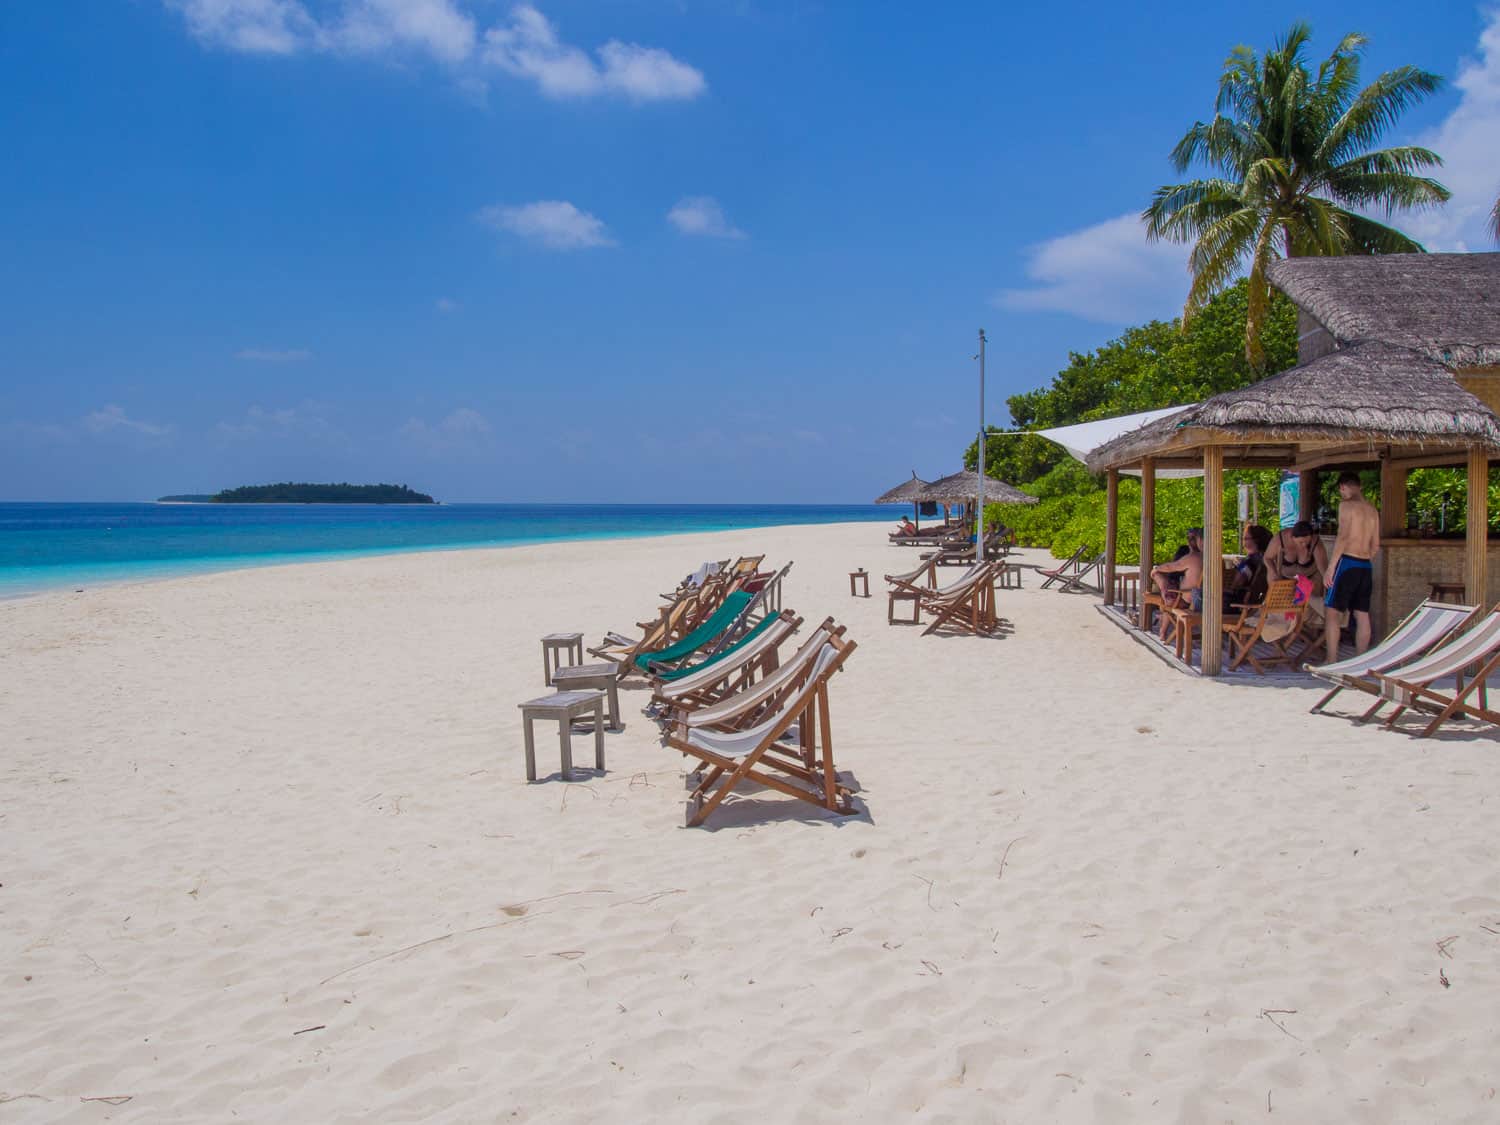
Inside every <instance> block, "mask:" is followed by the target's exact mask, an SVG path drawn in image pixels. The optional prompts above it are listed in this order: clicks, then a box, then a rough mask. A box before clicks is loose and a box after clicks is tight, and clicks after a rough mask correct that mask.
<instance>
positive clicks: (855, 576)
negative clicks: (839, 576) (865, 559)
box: [849, 567, 870, 598]
mask: <svg viewBox="0 0 1500 1125" xmlns="http://www.w3.org/2000/svg"><path fill="white" fill-rule="evenodd" d="M856 582H858V583H860V585H862V586H863V587H864V592H863V593H861V592H859V591H858V590H856V589H855V588H854V584H855V583H856ZM849 596H850V597H851V598H868V597H869V596H870V575H869V573H868V572H867V571H866V570H865V568H864V567H860V568H859V569H858V570H851V571H850V572H849Z"/></svg>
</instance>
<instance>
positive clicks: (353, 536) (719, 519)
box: [0, 503, 901, 597]
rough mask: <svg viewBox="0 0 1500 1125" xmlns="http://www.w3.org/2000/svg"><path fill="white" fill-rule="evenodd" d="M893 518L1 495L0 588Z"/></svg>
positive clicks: (890, 519)
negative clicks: (85, 500) (5, 498)
mask: <svg viewBox="0 0 1500 1125" xmlns="http://www.w3.org/2000/svg"><path fill="white" fill-rule="evenodd" d="M900 515H901V511H900V510H899V509H898V508H890V507H885V508H882V507H876V506H875V505H873V504H723V505H709V504H396V505H367V504H46V503H29V504H20V503H0V597H15V596H18V595H21V594H30V593H37V592H40V591H44V590H54V589H59V588H68V587H71V588H76V587H79V586H92V585H98V584H100V583H105V582H127V581H138V580H141V579H148V578H171V577H176V576H179V575H185V574H202V573H206V572H209V571H217V570H233V569H237V568H239V567H247V566H268V565H272V564H275V563H285V562H310V561H314V560H317V559H332V558H349V557H353V556H358V555H382V554H393V553H399V552H405V551H433V550H453V549H458V548H463V547H506V546H516V545H519V544H523V543H548V542H558V541H562V540H583V539H622V538H628V537H634V536H644V535H673V534H676V533H679V532H685V531H727V530H732V529H734V528H745V527H774V526H776V525H779V524H805V523H846V522H851V521H855V520H870V521H884V522H887V523H892V524H894V523H895V522H896V520H897V519H899V518H900Z"/></svg>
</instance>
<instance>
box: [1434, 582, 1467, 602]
mask: <svg viewBox="0 0 1500 1125" xmlns="http://www.w3.org/2000/svg"><path fill="white" fill-rule="evenodd" d="M1464 593H1465V588H1464V584H1463V583H1462V582H1434V583H1433V584H1432V591H1431V592H1430V593H1429V594H1428V595H1427V600H1428V601H1433V602H1447V601H1451V602H1453V603H1454V604H1455V605H1462V604H1463V600H1464Z"/></svg>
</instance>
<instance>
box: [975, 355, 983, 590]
mask: <svg viewBox="0 0 1500 1125" xmlns="http://www.w3.org/2000/svg"><path fill="white" fill-rule="evenodd" d="M984 345H985V338H984V329H983V328H981V329H980V330H979V524H978V526H976V527H975V529H974V561H975V562H976V563H982V562H984V470H985V464H984Z"/></svg>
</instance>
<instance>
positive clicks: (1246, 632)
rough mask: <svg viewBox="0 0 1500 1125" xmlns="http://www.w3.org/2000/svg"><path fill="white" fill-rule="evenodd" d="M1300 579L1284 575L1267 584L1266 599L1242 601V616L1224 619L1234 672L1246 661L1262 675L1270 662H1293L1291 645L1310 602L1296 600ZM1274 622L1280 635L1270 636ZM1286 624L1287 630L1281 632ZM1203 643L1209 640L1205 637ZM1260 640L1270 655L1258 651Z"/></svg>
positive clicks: (1300, 629)
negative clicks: (1268, 649)
mask: <svg viewBox="0 0 1500 1125" xmlns="http://www.w3.org/2000/svg"><path fill="white" fill-rule="evenodd" d="M1296 597H1297V580H1296V579H1295V578H1283V579H1281V580H1279V581H1276V582H1272V583H1270V584H1269V585H1268V586H1267V587H1266V596H1265V600H1264V601H1262V602H1260V603H1259V604H1255V605H1248V604H1247V605H1240V606H1236V607H1235V608H1236V609H1238V610H1239V611H1240V616H1239V619H1238V620H1236V621H1226V622H1224V626H1223V628H1224V640H1225V641H1227V642H1228V644H1229V649H1230V661H1229V670H1230V671H1231V672H1233V671H1234V670H1235V669H1236V668H1238V667H1239V666H1240V665H1241V664H1243V663H1244V662H1245V661H1247V660H1248V661H1249V662H1250V666H1251V667H1252V668H1254V669H1255V670H1256V672H1258V673H1259V674H1260V675H1262V676H1264V675H1265V674H1266V665H1268V664H1291V663H1293V660H1292V645H1293V644H1295V643H1296V641H1297V640H1298V639H1299V638H1300V637H1301V636H1302V624H1303V620H1304V619H1305V616H1306V614H1307V603H1306V602H1301V603H1298V602H1297V601H1296ZM1272 626H1275V628H1276V629H1277V631H1278V632H1277V635H1276V636H1274V637H1268V636H1267V635H1266V631H1267V629H1269V628H1271V627H1272ZM1283 626H1287V629H1286V631H1285V632H1280V630H1281V628H1282V627H1283ZM1204 643H1207V638H1205V640H1204ZM1257 644H1264V645H1268V646H1269V647H1270V648H1271V650H1272V651H1271V655H1269V656H1267V655H1265V654H1261V655H1257V654H1256V652H1255V646H1256V645H1257Z"/></svg>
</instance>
